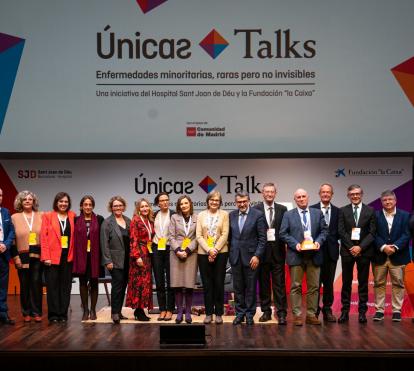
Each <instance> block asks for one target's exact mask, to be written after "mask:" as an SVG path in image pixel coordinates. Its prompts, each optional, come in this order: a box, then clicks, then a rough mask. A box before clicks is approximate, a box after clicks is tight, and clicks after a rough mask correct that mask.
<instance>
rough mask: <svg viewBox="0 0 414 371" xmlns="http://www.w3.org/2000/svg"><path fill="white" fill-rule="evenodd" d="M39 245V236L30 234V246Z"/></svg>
mask: <svg viewBox="0 0 414 371" xmlns="http://www.w3.org/2000/svg"><path fill="white" fill-rule="evenodd" d="M35 245H37V234H36V232H30V234H29V246H35Z"/></svg>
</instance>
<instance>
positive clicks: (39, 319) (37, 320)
mask: <svg viewBox="0 0 414 371" xmlns="http://www.w3.org/2000/svg"><path fill="white" fill-rule="evenodd" d="M34 321H35V322H36V323H40V322H42V316H37V315H36V316H34Z"/></svg>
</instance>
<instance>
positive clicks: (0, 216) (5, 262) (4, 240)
mask: <svg viewBox="0 0 414 371" xmlns="http://www.w3.org/2000/svg"><path fill="white" fill-rule="evenodd" d="M2 201H3V190H2V189H0V323H2V324H7V325H14V320H12V319H11V318H10V317H9V314H8V308H7V290H8V286H9V260H10V248H11V245H12V243H13V240H14V227H13V224H12V221H11V217H10V213H9V210H7V209H5V208H4V207H1V204H2Z"/></svg>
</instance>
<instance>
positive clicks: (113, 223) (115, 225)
mask: <svg viewBox="0 0 414 371" xmlns="http://www.w3.org/2000/svg"><path fill="white" fill-rule="evenodd" d="M111 224H112V229H113V230H114V231H115V234H116V235H117V236H118V238H119V241H120V243H121V245H122V246H123V247H124V248H125V246H124V239H123V238H122V234H121V230H120V229H119V226H118V223H117V222H116V219H115V217H114V216H113V215H112V216H111Z"/></svg>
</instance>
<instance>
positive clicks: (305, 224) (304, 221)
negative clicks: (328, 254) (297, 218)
mask: <svg viewBox="0 0 414 371" xmlns="http://www.w3.org/2000/svg"><path fill="white" fill-rule="evenodd" d="M307 212H308V210H302V214H303V229H304V230H305V231H307V230H308V219H307V218H306V213H307Z"/></svg>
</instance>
